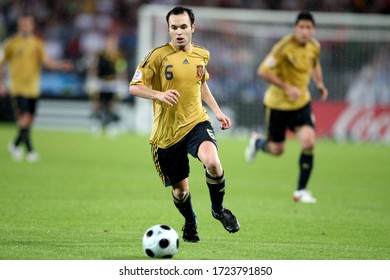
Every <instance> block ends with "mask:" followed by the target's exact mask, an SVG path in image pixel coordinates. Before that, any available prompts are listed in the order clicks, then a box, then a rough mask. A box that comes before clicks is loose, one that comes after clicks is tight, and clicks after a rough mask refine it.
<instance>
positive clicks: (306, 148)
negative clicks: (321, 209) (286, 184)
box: [293, 104, 317, 203]
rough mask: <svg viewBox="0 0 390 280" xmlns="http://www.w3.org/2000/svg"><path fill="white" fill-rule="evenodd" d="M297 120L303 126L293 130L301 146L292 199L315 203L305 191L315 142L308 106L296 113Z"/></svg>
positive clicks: (312, 120)
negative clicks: (296, 182) (297, 174)
mask: <svg viewBox="0 0 390 280" xmlns="http://www.w3.org/2000/svg"><path fill="white" fill-rule="evenodd" d="M297 119H298V122H299V123H302V122H303V123H304V125H301V126H298V127H297V128H296V129H295V132H296V136H297V138H298V140H299V143H300V146H301V154H300V156H299V176H298V185H297V189H296V191H295V192H294V195H293V199H294V200H295V201H299V202H304V203H315V202H316V201H317V200H316V199H315V198H314V197H313V196H312V195H311V193H310V192H309V191H308V190H307V184H308V182H309V179H310V176H311V174H312V170H313V163H314V146H315V141H316V135H315V128H314V119H313V117H312V114H311V110H310V104H309V105H308V106H306V107H304V108H303V109H301V110H299V111H298V112H297Z"/></svg>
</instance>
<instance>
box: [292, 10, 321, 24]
mask: <svg viewBox="0 0 390 280" xmlns="http://www.w3.org/2000/svg"><path fill="white" fill-rule="evenodd" d="M300 20H310V21H311V22H312V23H313V25H316V22H315V21H314V17H313V15H312V14H311V13H310V12H308V11H302V12H300V13H299V14H298V15H297V19H296V20H295V25H297V24H298V22H299V21H300Z"/></svg>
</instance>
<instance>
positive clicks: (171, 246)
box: [142, 225, 179, 258]
mask: <svg viewBox="0 0 390 280" xmlns="http://www.w3.org/2000/svg"><path fill="white" fill-rule="evenodd" d="M142 246H143V248H144V251H145V253H146V255H148V256H149V257H151V258H172V257H173V256H174V255H176V253H177V251H178V250H179V236H178V235H177V232H176V231H175V230H174V229H173V228H171V227H170V226H167V225H154V226H152V227H151V228H149V229H148V230H147V231H146V232H145V234H144V236H143V238H142Z"/></svg>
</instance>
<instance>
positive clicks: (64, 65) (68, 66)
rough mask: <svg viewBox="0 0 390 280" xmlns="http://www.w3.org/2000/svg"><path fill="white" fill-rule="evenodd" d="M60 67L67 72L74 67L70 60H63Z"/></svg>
mask: <svg viewBox="0 0 390 280" xmlns="http://www.w3.org/2000/svg"><path fill="white" fill-rule="evenodd" d="M61 68H62V70H63V71H66V72H68V71H72V70H73V69H74V65H73V63H72V62H71V61H64V62H63V63H62V67H61Z"/></svg>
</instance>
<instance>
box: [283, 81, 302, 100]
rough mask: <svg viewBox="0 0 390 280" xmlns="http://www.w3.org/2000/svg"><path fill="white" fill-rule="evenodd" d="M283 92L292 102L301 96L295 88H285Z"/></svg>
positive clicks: (299, 91) (289, 86)
mask: <svg viewBox="0 0 390 280" xmlns="http://www.w3.org/2000/svg"><path fill="white" fill-rule="evenodd" d="M285 92H286V94H287V95H288V96H289V97H290V98H291V99H292V100H296V99H298V98H299V96H301V90H300V89H299V88H297V87H296V86H291V85H288V86H286V88H285Z"/></svg>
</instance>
